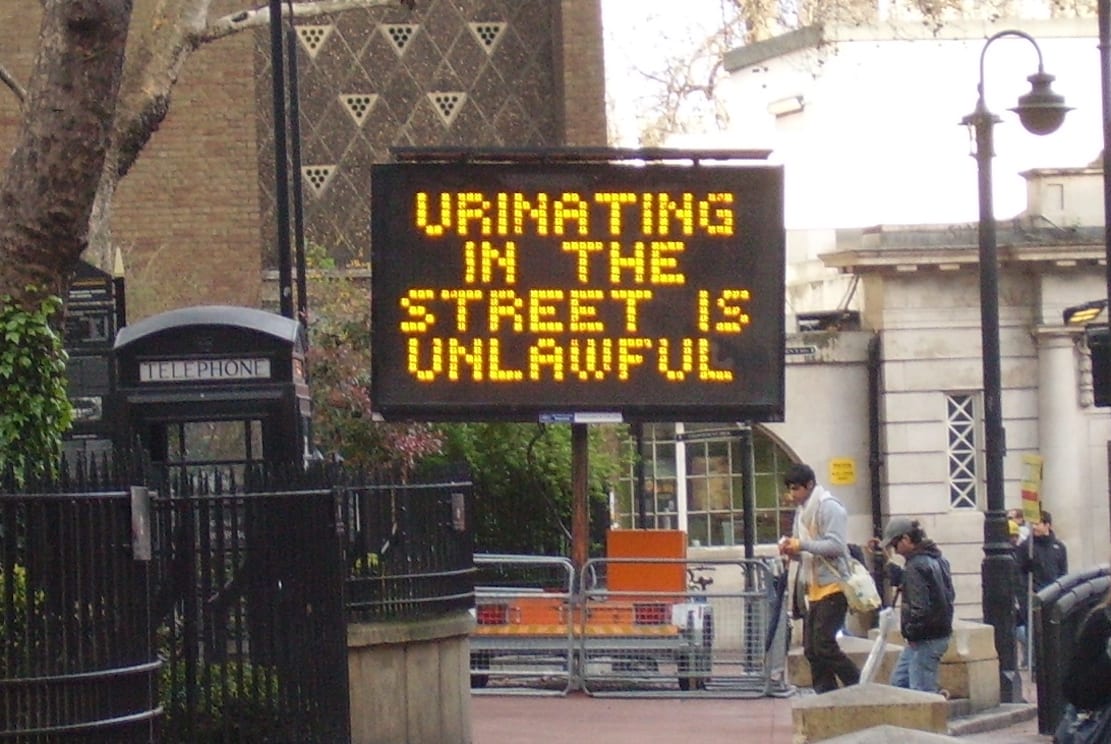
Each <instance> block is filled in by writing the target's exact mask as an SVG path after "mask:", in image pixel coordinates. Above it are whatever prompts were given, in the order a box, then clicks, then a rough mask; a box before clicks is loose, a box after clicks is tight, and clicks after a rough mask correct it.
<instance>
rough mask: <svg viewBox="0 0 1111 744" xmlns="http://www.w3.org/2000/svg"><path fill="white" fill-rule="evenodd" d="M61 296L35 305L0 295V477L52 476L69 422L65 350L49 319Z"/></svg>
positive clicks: (23, 479)
mask: <svg viewBox="0 0 1111 744" xmlns="http://www.w3.org/2000/svg"><path fill="white" fill-rule="evenodd" d="M61 307H62V301H61V300H60V299H59V298H57V297H48V298H46V299H45V300H43V301H42V303H41V304H40V305H39V307H38V308H37V309H33V310H27V309H24V308H22V307H20V306H19V305H18V304H17V303H16V302H15V301H14V300H13V299H12V297H11V296H10V295H4V296H3V297H0V476H2V475H4V474H5V473H8V474H11V475H13V476H14V478H15V482H16V485H17V486H22V485H24V484H25V483H26V482H27V480H28V479H48V478H52V477H54V476H55V475H57V471H58V464H59V455H60V454H61V445H62V434H63V433H64V432H65V431H66V430H67V429H69V427H70V424H71V423H72V421H73V407H72V406H71V405H70V402H69V398H68V396H67V395H66V359H67V356H66V352H65V349H63V348H62V338H61V335H60V334H58V333H57V332H56V331H55V330H54V328H53V326H51V319H52V318H55V317H58V315H59V313H60V310H61Z"/></svg>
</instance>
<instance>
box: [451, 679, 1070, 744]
mask: <svg viewBox="0 0 1111 744" xmlns="http://www.w3.org/2000/svg"><path fill="white" fill-rule="evenodd" d="M1026 689H1027V699H1032V698H1031V697H1030V694H1029V693H1030V692H1032V685H1029V683H1028V684H1027V685H1026ZM471 718H472V726H473V733H474V738H473V744H634V743H635V744H642V743H643V742H651V743H652V744H727V743H728V744H791V739H792V733H793V728H792V725H791V698H770V697H766V698H755V699H741V700H738V699H731V698H710V699H701V698H615V697H591V696H589V695H585V694H583V693H571V694H569V695H566V696H559V695H552V696H532V695H475V696H473V697H472V708H471ZM961 741H967V742H976V743H978V744H1048V743H1049V742H1050V741H1051V738H1050V737H1048V736H1040V735H1038V725H1037V720H1036V719H1034V720H1027V721H1023V722H1021V723H1017V724H1013V725H1010V726H1007V727H1006V728H999V729H995V730H992V731H987V732H984V733H978V734H970V735H967V736H963V737H961Z"/></svg>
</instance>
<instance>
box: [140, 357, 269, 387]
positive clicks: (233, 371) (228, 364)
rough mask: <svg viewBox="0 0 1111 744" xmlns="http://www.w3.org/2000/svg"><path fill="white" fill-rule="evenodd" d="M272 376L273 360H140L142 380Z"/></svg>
mask: <svg viewBox="0 0 1111 744" xmlns="http://www.w3.org/2000/svg"><path fill="white" fill-rule="evenodd" d="M267 379H270V360H269V359H266V358H242V359H159V360H156V361H149V362H148V361H140V362H139V382H207V381H211V380H267Z"/></svg>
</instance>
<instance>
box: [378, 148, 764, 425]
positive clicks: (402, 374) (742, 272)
mask: <svg viewBox="0 0 1111 744" xmlns="http://www.w3.org/2000/svg"><path fill="white" fill-rule="evenodd" d="M371 208H372V223H371V241H372V248H371V266H372V277H371V301H372V323H373V331H372V341H371V348H372V369H371V373H372V380H371V395H372V397H373V399H374V405H375V409H376V410H377V411H378V412H380V413H381V414H382V415H383V416H385V417H387V418H389V417H407V418H420V419H428V420H433V419H468V418H471V419H515V420H528V419H535V418H536V417H538V416H541V417H543V416H545V415H549V416H550V415H552V414H567V413H572V414H573V413H575V412H613V413H616V414H620V415H621V416H622V417H623V418H624V419H625V420H645V421H649V420H667V419H683V420H713V421H732V420H748V421H758V420H776V419H780V418H781V417H782V414H783V368H784V352H783V346H784V330H783V300H784V297H783V285H784V275H783V262H784V229H783V172H782V169H781V168H778V167H771V166H764V165H758V166H753V165H745V166H729V165H719V166H678V165H663V164H648V165H631V164H612V163H550V164H546V163H508V164H504V163H400V164H389V165H378V166H375V167H374V169H373V176H372V207H371ZM560 420H563V419H560Z"/></svg>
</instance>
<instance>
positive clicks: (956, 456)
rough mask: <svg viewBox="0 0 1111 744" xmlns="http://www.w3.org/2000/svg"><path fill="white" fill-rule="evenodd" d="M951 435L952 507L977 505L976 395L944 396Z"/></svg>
mask: <svg viewBox="0 0 1111 744" xmlns="http://www.w3.org/2000/svg"><path fill="white" fill-rule="evenodd" d="M945 424H946V432H947V436H948V443H947V447H946V453H947V456H948V461H949V469H948V473H949V506H950V507H952V508H953V509H975V508H976V481H977V477H976V396H974V395H970V394H968V393H949V394H947V395H946V396H945Z"/></svg>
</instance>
